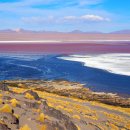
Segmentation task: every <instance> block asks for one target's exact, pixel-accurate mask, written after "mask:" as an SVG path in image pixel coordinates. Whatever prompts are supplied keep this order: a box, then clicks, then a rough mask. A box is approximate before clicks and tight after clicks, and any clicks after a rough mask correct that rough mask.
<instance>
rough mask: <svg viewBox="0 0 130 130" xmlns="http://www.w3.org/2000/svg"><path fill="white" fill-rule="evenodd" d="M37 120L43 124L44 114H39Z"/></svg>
mask: <svg viewBox="0 0 130 130" xmlns="http://www.w3.org/2000/svg"><path fill="white" fill-rule="evenodd" d="M38 120H39V121H40V122H44V120H45V115H44V113H41V114H40V115H39V117H38Z"/></svg>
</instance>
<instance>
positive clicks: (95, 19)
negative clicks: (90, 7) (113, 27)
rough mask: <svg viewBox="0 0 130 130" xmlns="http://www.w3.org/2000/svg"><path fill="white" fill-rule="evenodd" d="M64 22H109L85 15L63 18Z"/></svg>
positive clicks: (106, 19)
mask: <svg viewBox="0 0 130 130" xmlns="http://www.w3.org/2000/svg"><path fill="white" fill-rule="evenodd" d="M63 19H64V20H65V21H90V22H103V21H107V22H108V21H110V19H109V18H106V17H102V16H99V15H93V14H87V15H82V16H79V17H76V16H66V17H64V18H63Z"/></svg>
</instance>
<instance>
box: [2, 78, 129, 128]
mask: <svg viewBox="0 0 130 130" xmlns="http://www.w3.org/2000/svg"><path fill="white" fill-rule="evenodd" d="M0 90H1V91H0V119H1V120H0V130H90V129H91V130H129V129H130V99H129V98H123V97H119V96H118V95H115V94H110V93H108V94H106V93H96V92H92V91H91V90H89V89H87V88H84V85H83V84H79V83H76V82H69V81H64V80H55V81H44V80H12V81H8V80H7V81H1V83H0Z"/></svg>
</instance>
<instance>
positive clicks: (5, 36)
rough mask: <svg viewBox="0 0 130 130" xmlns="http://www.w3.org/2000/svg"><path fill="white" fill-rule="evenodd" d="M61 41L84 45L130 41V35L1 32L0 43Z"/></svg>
mask: <svg viewBox="0 0 130 130" xmlns="http://www.w3.org/2000/svg"><path fill="white" fill-rule="evenodd" d="M42 40H43V41H44V40H49V41H56V42H57V41H60V42H64V43H66V42H67V43H68V42H70V43H73V42H74V43H75V42H78V43H79V42H80V43H84V42H86V41H88V40H130V34H109V33H108V34H107V33H106V34H105V33H97V34H96V33H95V34H89V33H62V32H31V31H30V32H26V31H25V32H15V31H14V32H8V31H7V32H4V31H1V32H0V41H42Z"/></svg>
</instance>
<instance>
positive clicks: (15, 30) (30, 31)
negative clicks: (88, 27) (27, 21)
mask: <svg viewBox="0 0 130 130" xmlns="http://www.w3.org/2000/svg"><path fill="white" fill-rule="evenodd" d="M11 32H13V33H71V34H130V30H119V31H113V32H110V33H103V32H99V31H91V32H84V31H81V30H73V31H71V32H58V31H44V30H43V31H32V30H25V29H6V30H0V33H11Z"/></svg>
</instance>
